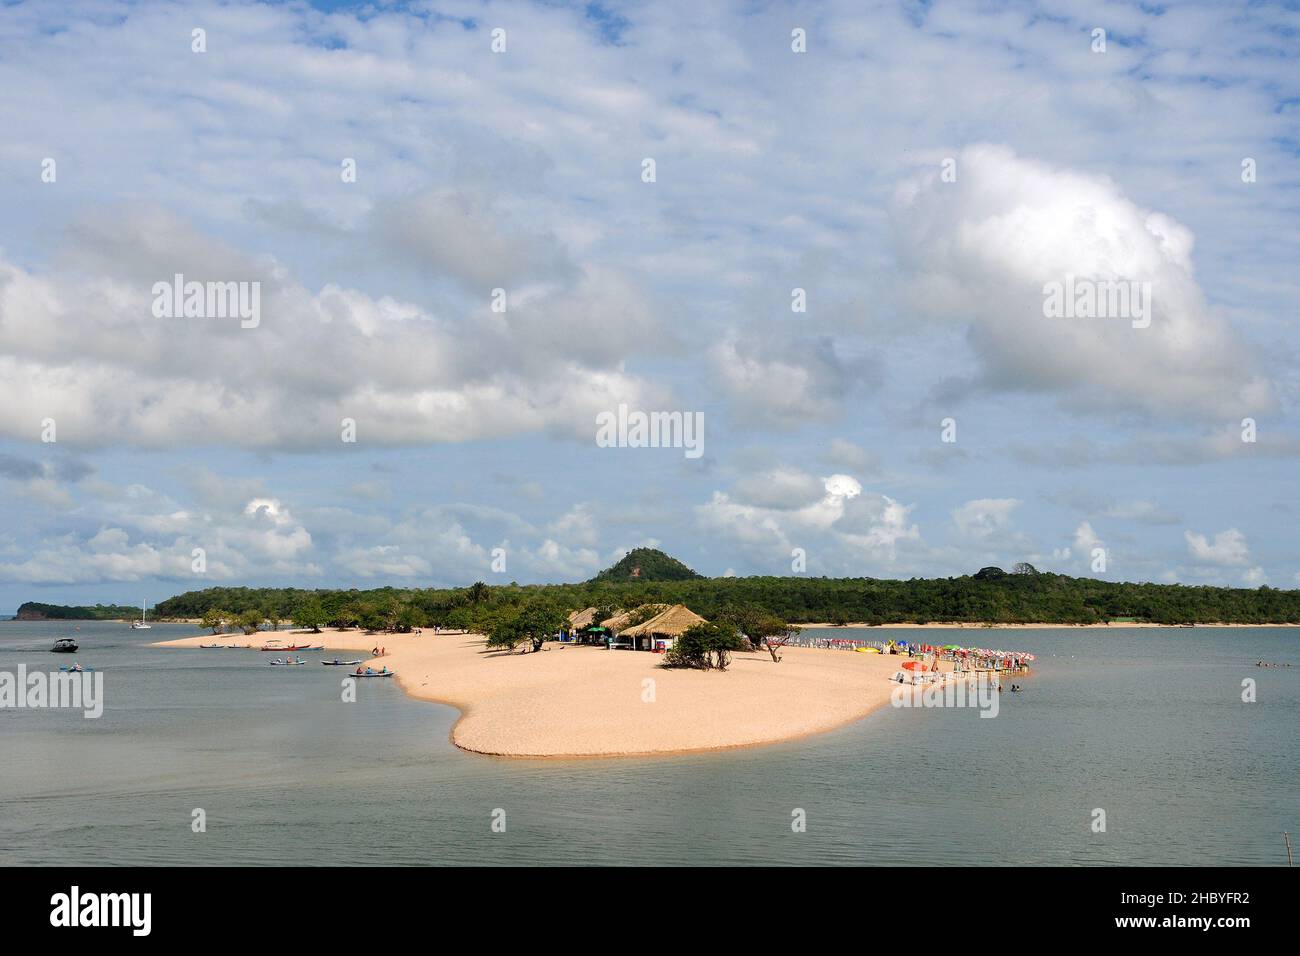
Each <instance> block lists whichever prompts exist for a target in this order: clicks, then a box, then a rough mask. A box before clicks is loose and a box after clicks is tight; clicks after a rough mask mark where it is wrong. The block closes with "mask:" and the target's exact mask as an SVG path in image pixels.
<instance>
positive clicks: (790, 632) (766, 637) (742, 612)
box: [722, 607, 799, 664]
mask: <svg viewBox="0 0 1300 956" xmlns="http://www.w3.org/2000/svg"><path fill="white" fill-rule="evenodd" d="M722 620H724V621H726V622H729V623H731V624H734V625H735V626H736V628H737V629H738V630H739V631H740V632H741V633H742V634H744V635H745V637H747V638H749V643H750V644H752V645H753V646H754V648H755V649H757V648H760V647H761V648H763V649H764V650H765V651H767V652H768V653H769V654H771V655H772V663H774V664H776V663H779V662H780V660H781V648H783V647H785V645H786V644H788V643H789V642H790V640H791V639H792V638H794V637H795V636H796V635H797V634H798V633H799V628H798V627H795V626H794V625H793V624H790V623H789V622H787V621H785V620H783V619H782V618H779V617H777V616H776V615H775V614H769V613H768V612H766V611H764V610H763V609H762V608H757V607H742V608H735V609H731V610H728V611H727V612H726V613H725V614H723V616H722Z"/></svg>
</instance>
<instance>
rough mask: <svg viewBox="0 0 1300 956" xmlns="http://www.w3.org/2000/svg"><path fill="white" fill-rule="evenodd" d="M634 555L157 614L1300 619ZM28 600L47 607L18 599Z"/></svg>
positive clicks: (1158, 591)
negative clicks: (757, 572)
mask: <svg viewBox="0 0 1300 956" xmlns="http://www.w3.org/2000/svg"><path fill="white" fill-rule="evenodd" d="M634 554H635V555H636V563H634V564H632V565H627V564H625V562H626V560H627V559H624V561H623V562H620V565H623V567H622V568H621V570H620V571H619V573H618V575H616V576H615V577H614V578H613V579H611V577H610V576H609V575H608V574H607V573H606V572H602V573H601V574H600V575H597V576H596V577H595V578H593V579H592V580H590V581H586V582H583V583H580V584H548V585H527V586H523V585H518V584H502V585H491V586H489V585H487V584H484V583H482V582H479V583H476V584H475V585H473V586H472V587H468V588H391V587H390V588H378V589H374V590H368V591H358V590H316V591H308V590H302V589H298V588H223V587H216V588H206V589H204V590H202V591H188V592H186V593H184V594H180V595H177V596H176V597H172V598H168V599H167V600H165V601H163V602H161V603H159V604H158V606H157V608H156V612H155V613H156V615H157V616H158V617H160V618H201V617H203V616H204V615H205V614H209V615H211V614H212V612H222V616H223V617H227V619H233V618H236V617H239V616H241V615H244V614H247V613H248V612H261V613H262V614H264V616H265V617H266V618H267V619H268V620H283V621H293V622H294V623H296V624H299V625H308V626H311V625H312V624H314V623H316V622H319V624H321V625H324V624H332V625H339V626H361V627H366V628H373V629H382V628H387V629H396V630H406V629H409V628H411V627H424V626H431V625H434V624H438V625H442V626H446V627H454V628H459V627H467V628H470V629H473V630H484V629H488V628H490V627H491V626H492V625H493V624H494V623H495V622H497V621H500V620H501V619H503V618H505V617H509V616H510V615H513V614H515V613H517V612H518V610H519V609H520V608H521V607H522V606H523V605H525V604H535V603H537V602H544V603H546V604H549V605H554V606H555V607H557V608H559V609H561V610H565V611H567V610H571V609H577V608H583V607H588V606H593V605H594V606H596V607H598V608H602V609H611V610H612V609H617V608H632V607H636V606H638V605H641V604H646V603H663V604H669V603H681V604H685V605H686V606H687V607H689V608H690V609H691V610H693V611H695V612H696V613H697V614H702V615H703V616H704V617H706V618H710V619H712V618H714V617H717V616H720V615H722V614H724V613H726V612H729V611H733V610H735V609H737V608H751V609H753V608H757V609H761V610H765V611H767V612H769V613H770V614H773V615H776V616H778V617H780V618H782V619H783V620H785V621H789V622H791V623H812V622H828V623H849V622H859V621H861V622H866V623H868V624H898V623H908V622H915V623H930V622H944V621H963V622H987V623H991V624H1014V623H1024V624H1028V623H1035V622H1044V623H1070V624H1092V623H1101V622H1106V621H1115V620H1137V621H1143V622H1150V623H1155V624H1189V623H1215V622H1224V623H1243V624H1246V623H1249V624H1267V623H1300V591H1295V590H1292V591H1280V590H1277V589H1275V588H1270V587H1267V586H1265V587H1259V588H1253V589H1246V588H1221V587H1205V586H1197V587H1190V586H1186V585H1181V584H1133V583H1125V582H1115V581H1100V580H1097V579H1095V578H1073V577H1068V576H1066V575H1062V574H1052V573H1049V572H1040V571H1037V570H1035V569H1034V568H1032V567H1030V566H1028V565H1017V566H1016V568H1015V569H1014V570H1013V571H1012V572H1010V573H1008V572H1006V571H1003V570H1002V569H1000V568H983V569H980V570H979V571H978V572H977V573H976V574H973V575H963V576H962V577H956V578H930V579H924V578H913V579H911V580H908V581H896V580H885V579H877V578H810V577H797V576H792V577H749V578H735V577H724V578H704V577H699V576H694V577H689V578H684V579H670V580H655V579H653V578H652V577H651V575H654V574H658V573H663V574H666V575H679V574H680V571H679V570H678V569H679V568H680V569H682V570H685V571H686V572H687V573H688V574H692V575H693V574H694V572H692V571H690V570H689V569H687V568H685V566H684V565H681V564H680V563H679V562H676V561H674V560H673V559H672V558H669V557H668V556H667V555H664V554H663V553H662V552H653V553H652V552H650V550H649V549H638V551H637V552H634ZM629 557H631V556H629ZM660 558H662V559H664V560H660ZM616 567H618V566H617V565H616ZM632 567H640V568H641V576H640V577H639V578H638V579H635V580H628V579H627V577H626V576H627V574H628V573H630V570H631V568H632ZM611 570H612V569H611ZM28 606H34V607H48V605H24V607H28ZM62 610H64V611H78V610H90V611H97V610H98V609H62ZM105 610H107V609H105ZM133 614H134V609H132V608H121V609H118V613H116V614H108V613H105V614H103V615H100V614H95V615H94V616H108V617H112V616H121V617H131V616H133ZM50 616H53V615H50ZM61 616H64V617H72V616H76V615H74V614H69V613H65V614H62V615H61Z"/></svg>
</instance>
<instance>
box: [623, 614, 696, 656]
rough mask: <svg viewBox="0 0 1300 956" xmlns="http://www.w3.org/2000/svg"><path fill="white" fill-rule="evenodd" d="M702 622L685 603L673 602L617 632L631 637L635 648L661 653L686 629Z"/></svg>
mask: <svg viewBox="0 0 1300 956" xmlns="http://www.w3.org/2000/svg"><path fill="white" fill-rule="evenodd" d="M704 623H706V622H705V620H704V618H702V617H700V616H699V615H698V614H696V613H695V612H694V611H692V610H691V609H690V608H688V607H687V606H686V605H685V604H674V605H672V606H671V607H669V608H668V609H667V610H664V611H661V612H660V613H658V614H656V615H655V616H654V617H652V618H650V620H648V621H645V622H643V623H641V624H637V625H635V626H633V627H629V628H625V629H624V630H622V631H620V632H619V636H620V637H626V638H631V639H632V647H633V648H634V649H635V650H638V651H653V652H655V653H663V652H664V651H666V650H668V649H669V648H671V647H672V646H673V642H674V641H675V640H677V638H679V637H681V636H682V635H683V634H684V633H686V631H687V630H689V629H690V628H692V627H694V626H695V625H696V624H704Z"/></svg>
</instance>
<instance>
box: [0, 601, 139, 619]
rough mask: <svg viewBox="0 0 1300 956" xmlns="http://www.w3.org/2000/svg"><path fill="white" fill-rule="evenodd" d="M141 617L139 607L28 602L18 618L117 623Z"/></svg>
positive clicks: (20, 610)
mask: <svg viewBox="0 0 1300 956" xmlns="http://www.w3.org/2000/svg"><path fill="white" fill-rule="evenodd" d="M139 616H140V609H139V608H138V607H124V606H123V605H120V604H96V605H95V606H94V607H65V606H64V605H61V604H41V603H40V602H38V601H28V602H27V603H26V604H24V605H23V606H22V607H20V608H19V609H18V617H19V618H21V619H23V620H28V621H39V620H41V619H42V618H49V619H50V620H55V621H117V620H124V619H126V618H133V617H139Z"/></svg>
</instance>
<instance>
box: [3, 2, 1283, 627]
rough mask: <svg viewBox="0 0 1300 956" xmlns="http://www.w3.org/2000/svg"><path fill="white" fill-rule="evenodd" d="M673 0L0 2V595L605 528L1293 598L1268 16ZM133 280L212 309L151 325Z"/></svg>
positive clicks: (826, 561) (767, 566)
mask: <svg viewBox="0 0 1300 956" xmlns="http://www.w3.org/2000/svg"><path fill="white" fill-rule="evenodd" d="M700 7H701V5H698V4H678V3H658V4H649V3H630V4H621V3H612V2H611V3H604V4H599V5H596V4H560V3H546V4H538V3H489V4H480V3H469V2H461V3H445V4H444V3H428V4H426V3H402V4H385V3H375V4H334V3H313V4H310V5H308V4H303V3H296V4H286V5H276V4H252V3H238V2H236V3H225V4H220V5H214V4H206V3H165V4H164V3H142V4H126V3H94V2H92V3H78V4H75V5H70V6H69V7H67V8H61V7H60V6H59V5H56V4H47V3H41V4H16V5H8V6H5V7H4V8H3V10H0V101H2V102H3V113H2V114H0V115H3V116H4V117H5V123H6V136H5V138H4V142H3V143H0V170H3V173H4V175H3V176H0V208H3V210H4V218H3V226H2V227H0V382H2V383H3V384H2V385H0V389H2V390H3V401H0V483H3V488H4V494H3V499H2V503H0V608H4V609H11V608H12V607H16V606H17V604H19V603H21V601H23V600H28V599H31V600H45V601H56V602H65V601H66V602H86V601H90V602H93V601H104V602H132V601H139V600H140V599H142V598H147V599H149V600H150V601H155V600H159V599H161V598H163V597H166V596H168V595H170V594H173V593H178V592H180V591H184V590H189V589H192V588H195V587H203V586H207V585H211V584H230V585H234V584H249V585H262V584H277V585H287V584H294V585H300V586H336V585H356V586H361V587H375V586H380V585H383V584H398V585H409V586H427V585H458V584H467V583H470V582H472V581H474V580H476V579H480V578H481V579H484V580H488V581H494V580H495V581H509V580H518V581H522V582H532V581H562V580H580V579H584V578H586V577H589V576H590V575H591V574H592V573H593V572H594V571H596V570H597V569H599V568H600V567H603V566H605V565H608V564H609V563H611V562H612V561H613V560H615V559H617V557H618V556H619V555H620V554H621V553H622V552H624V551H625V550H627V549H628V548H631V547H635V546H637V545H643V544H651V545H656V546H659V547H662V548H664V549H665V550H667V551H669V552H670V553H672V554H674V555H676V556H678V557H680V558H681V559H683V560H684V561H686V562H687V563H689V564H691V565H692V566H694V567H696V568H697V569H698V570H700V571H702V572H704V573H709V574H723V573H736V574H753V573H766V574H790V573H793V571H792V553H793V552H794V551H795V549H800V550H801V551H802V552H803V553H804V554H805V555H806V572H805V573H809V574H825V575H870V576H882V577H910V576H914V575H916V576H934V575H948V574H960V573H965V572H969V571H973V570H974V569H976V568H978V567H980V566H982V565H985V564H993V563H996V564H1001V565H1003V566H1009V565H1010V564H1012V563H1014V562H1015V561H1018V560H1029V561H1031V562H1033V563H1035V564H1036V565H1038V566H1040V567H1043V568H1049V569H1052V570H1057V571H1062V572H1066V573H1072V574H1096V575H1098V576H1100V577H1105V578H1109V579H1114V580H1118V579H1124V580H1150V581H1175V580H1176V581H1183V582H1189V583H1219V584H1233V585H1239V586H1257V585H1259V584H1263V583H1267V584H1270V585H1272V586H1275V587H1295V586H1297V580H1298V579H1297V574H1298V573H1300V553H1298V552H1300V548H1298V547H1297V545H1296V543H1295V540H1294V539H1295V535H1294V528H1295V526H1296V521H1295V518H1296V514H1295V510H1294V509H1295V508H1296V507H1297V506H1296V503H1295V494H1294V488H1295V482H1294V480H1293V479H1292V475H1294V473H1295V468H1296V463H1297V457H1300V429H1297V426H1296V421H1295V410H1296V402H1297V388H1296V386H1297V377H1296V371H1295V370H1296V346H1295V342H1296V334H1295V333H1296V316H1295V309H1294V303H1295V302H1296V301H1297V291H1298V290H1297V279H1296V270H1295V268H1294V263H1295V262H1297V261H1300V226H1298V224H1300V217H1298V216H1297V211H1298V209H1297V207H1298V206H1300V188H1298V187H1300V173H1298V171H1297V170H1298V167H1297V162H1298V159H1300V157H1298V155H1297V143H1300V131H1298V130H1297V114H1298V113H1300V69H1297V58H1298V56H1300V40H1298V39H1297V30H1300V13H1298V12H1297V10H1296V9H1295V8H1294V7H1288V6H1283V5H1264V4H1252V5H1249V6H1242V7H1235V8H1229V7H1224V6H1222V5H1220V4H1213V3H1206V4H1194V3H1189V4H1176V5H1167V6H1163V7H1151V6H1149V5H1138V4H1098V5H1094V6H1089V5H1086V4H1083V5H1081V4H1074V3H1070V4H1066V3H1026V4H1008V5H1003V6H999V7H997V8H994V7H981V6H978V5H973V4H945V3H935V4H901V5H898V4H878V5H873V4H858V3H855V4H834V3H813V4H765V5H754V4H749V3H740V4H709V5H704V8H703V9H701V8H700ZM196 28H199V29H202V30H204V31H205V34H204V38H205V41H206V50H205V51H204V52H195V51H194V50H193V48H192V44H193V40H192V37H193V34H192V31H193V30H194V29H196ZM1098 28H1100V29H1103V30H1105V31H1106V39H1107V42H1106V47H1105V50H1104V51H1100V50H1097V49H1096V46H1097V43H1096V40H1095V38H1094V31H1095V30H1096V29H1098ZM795 29H801V30H803V31H805V34H806V38H807V42H806V52H803V53H796V52H794V51H793V50H792V48H791V44H792V40H791V35H792V31H793V30H795ZM494 30H504V31H505V33H504V37H505V49H504V51H503V52H493V50H492V48H491V46H492V37H493V31H494ZM647 158H651V159H653V160H654V162H655V179H654V181H653V182H645V181H643V177H642V170H643V162H644V160H645V159H647ZM51 159H52V160H53V161H54V167H53V168H54V170H55V176H54V180H53V181H52V182H50V181H43V176H42V172H43V170H44V169H45V168H46V166H45V165H43V164H45V163H46V161H47V160H51ZM348 159H351V160H354V161H355V165H356V170H357V175H356V180H355V182H345V181H344V180H343V177H342V176H341V175H340V171H341V168H342V164H343V163H344V161H345V160H348ZM1247 160H1249V161H1250V165H1251V167H1252V169H1253V170H1254V176H1253V181H1245V180H1244V179H1243V162H1246V161H1247ZM948 169H951V170H953V171H955V177H950V178H945V170H948ZM45 178H48V177H45ZM178 272H179V273H183V274H185V275H186V276H187V277H189V278H191V279H194V280H198V281H222V282H224V281H240V282H244V281H247V282H257V283H259V284H260V286H259V287H260V290H261V296H262V299H261V317H260V322H259V324H258V325H257V327H256V328H241V327H240V325H239V322H238V320H230V319H223V318H217V317H211V318H203V317H191V318H159V317H156V316H155V315H154V313H153V311H152V310H151V304H152V302H153V293H152V288H153V285H154V283H155V282H158V281H160V280H164V281H165V280H169V279H170V278H171V277H172V276H173V275H174V274H175V273H178ZM1066 275H1072V276H1081V277H1085V278H1087V277H1093V278H1101V279H1104V278H1106V277H1123V278H1125V279H1132V280H1135V281H1137V280H1140V281H1145V282H1149V283H1150V288H1151V295H1152V300H1151V301H1152V303H1153V305H1152V309H1151V322H1150V325H1149V327H1144V328H1136V327H1133V325H1132V324H1131V323H1130V322H1128V321H1127V320H1125V319H1118V320H1117V319H1115V318H1091V319H1069V320H1067V319H1059V318H1056V319H1050V318H1045V317H1044V315H1043V308H1042V306H1043V287H1044V283H1049V282H1052V281H1057V280H1059V279H1062V278H1063V277H1064V276H1066ZM497 288H500V289H503V290H505V300H506V303H507V308H506V311H505V313H499V312H494V311H493V309H492V290H494V289H497ZM796 288H799V289H803V290H805V294H806V297H807V302H808V307H807V311H806V312H802V313H796V312H793V311H792V310H791V295H792V290H793V289H796ZM619 404H626V405H628V406H629V407H630V408H632V409H634V410H635V409H641V410H645V411H652V410H661V411H670V410H679V411H688V412H701V413H703V415H704V421H705V445H704V453H703V455H702V456H701V457H700V458H699V459H690V458H687V457H686V456H685V455H684V454H683V452H682V450H681V449H673V448H663V449H655V448H626V447H624V448H602V447H597V445H596V442H595V430H596V429H595V418H596V416H597V415H598V414H600V413H601V412H602V411H608V410H612V409H614V408H616V407H617V406H618V405H619ZM343 418H352V419H354V420H355V421H356V422H357V441H356V442H354V443H345V442H343V441H341V440H340V435H341V430H340V423H341V421H342V419H343ZM949 418H951V419H952V420H954V421H955V422H956V441H954V442H944V441H942V440H941V422H942V421H943V420H945V419H949ZM1245 418H1251V419H1253V420H1254V421H1255V422H1256V427H1257V440H1256V441H1254V442H1246V441H1242V440H1241V433H1242V427H1241V423H1242V420H1243V419H1245ZM46 419H53V421H54V422H55V424H56V437H57V440H56V441H54V442H52V443H51V442H46V441H42V440H41V438H42V424H41V423H42V422H43V421H44V420H46ZM195 548H201V549H202V550H203V552H204V555H205V558H206V570H205V571H204V572H203V573H201V574H200V573H195V572H194V571H193V570H192V557H191V555H192V554H193V552H194V549H195ZM496 548H501V549H503V550H504V553H505V555H506V570H505V571H504V572H494V571H493V570H492V553H493V549H496ZM1098 549H1100V551H1101V553H1103V554H1104V557H1105V566H1104V570H1096V569H1095V567H1094V565H1095V555H1096V553H1097V552H1098Z"/></svg>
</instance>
